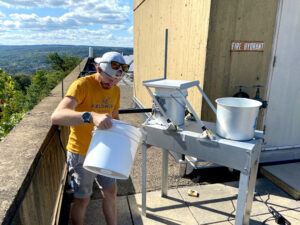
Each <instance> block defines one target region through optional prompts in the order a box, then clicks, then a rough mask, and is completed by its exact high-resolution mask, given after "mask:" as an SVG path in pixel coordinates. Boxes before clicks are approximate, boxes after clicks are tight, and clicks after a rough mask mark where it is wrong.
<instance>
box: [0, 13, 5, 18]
mask: <svg viewBox="0 0 300 225" xmlns="http://www.w3.org/2000/svg"><path fill="white" fill-rule="evenodd" d="M2 18H5V14H4V13H3V12H1V11H0V19H2Z"/></svg>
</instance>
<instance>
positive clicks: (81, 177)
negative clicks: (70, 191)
mask: <svg viewBox="0 0 300 225" xmlns="http://www.w3.org/2000/svg"><path fill="white" fill-rule="evenodd" d="M84 159H85V157H84V156H81V155H79V154H75V153H72V152H69V151H67V163H68V167H69V173H70V175H71V176H73V180H74V197H75V198H89V197H90V196H91V195H92V192H93V183H94V180H95V178H96V181H97V182H96V183H97V184H98V185H99V187H100V188H101V189H102V188H103V189H105V188H108V187H110V186H111V185H113V184H115V183H116V179H114V178H110V177H105V176H101V175H97V174H94V173H92V172H90V171H88V170H86V169H84V168H83V162H84Z"/></svg>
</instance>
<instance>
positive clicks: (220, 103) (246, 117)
mask: <svg viewBox="0 0 300 225" xmlns="http://www.w3.org/2000/svg"><path fill="white" fill-rule="evenodd" d="M216 103H217V125H216V126H217V127H216V131H217V134H218V135H219V136H221V137H224V138H226V139H231V140H236V141H246V140H250V139H252V138H253V137H254V131H255V127H256V120H257V116H258V111H259V107H260V106H261V105H262V103H261V102H259V101H256V100H253V99H248V98H234V97H226V98H218V99H216Z"/></svg>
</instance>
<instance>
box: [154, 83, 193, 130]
mask: <svg viewBox="0 0 300 225" xmlns="http://www.w3.org/2000/svg"><path fill="white" fill-rule="evenodd" d="M182 93H183V96H182V94H181V93H180V92H179V91H178V90H172V89H168V88H156V89H155V92H154V96H155V98H156V99H157V101H158V102H159V104H160V105H161V107H162V108H163V110H164V111H165V113H166V114H167V116H168V117H169V118H170V119H171V121H172V122H175V123H176V125H178V126H181V125H183V124H184V117H185V106H186V103H185V101H184V98H186V97H187V95H188V92H187V90H186V89H183V90H182Z"/></svg>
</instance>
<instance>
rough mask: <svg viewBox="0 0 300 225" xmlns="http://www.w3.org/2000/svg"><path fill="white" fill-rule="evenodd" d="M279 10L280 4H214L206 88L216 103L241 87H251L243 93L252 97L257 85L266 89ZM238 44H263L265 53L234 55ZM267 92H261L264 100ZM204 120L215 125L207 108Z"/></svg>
mask: <svg viewBox="0 0 300 225" xmlns="http://www.w3.org/2000/svg"><path fill="white" fill-rule="evenodd" d="M276 10H277V0H267V1H259V0H254V1H249V0H239V1H237V0H235V1H234V0H230V1H229V0H213V2H212V9H211V15H210V17H211V20H210V29H209V38H208V54H207V61H206V72H205V88H204V91H205V92H206V93H207V95H208V96H209V98H210V99H211V100H212V101H214V100H215V99H216V98H219V97H224V96H232V95H234V94H235V93H236V92H238V87H237V86H239V85H242V86H246V87H247V88H246V89H245V88H244V89H243V90H244V91H246V92H247V93H248V94H249V95H250V97H254V96H255V91H256V88H254V87H253V86H254V85H263V86H266V82H267V76H268V68H269V63H270V56H271V49H272V42H273V33H274V25H275V17H276ZM266 15H267V16H266ZM266 17H267V18H266ZM234 40H243V41H263V42H264V43H265V46H264V51H263V52H230V46H231V42H232V41H234ZM265 89H266V88H262V89H261V90H260V94H261V97H262V98H264V97H265ZM261 117H262V116H261ZM202 118H203V119H204V120H208V121H215V117H214V115H213V114H212V113H211V111H210V109H209V108H208V106H207V105H204V106H203V109H202Z"/></svg>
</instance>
